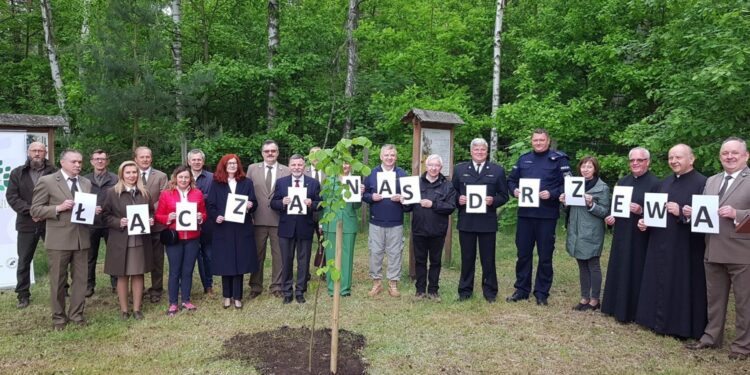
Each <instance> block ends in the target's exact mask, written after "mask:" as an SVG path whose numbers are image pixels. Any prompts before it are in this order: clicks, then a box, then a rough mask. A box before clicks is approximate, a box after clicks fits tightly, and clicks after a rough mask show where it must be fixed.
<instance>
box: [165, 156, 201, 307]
mask: <svg viewBox="0 0 750 375" xmlns="http://www.w3.org/2000/svg"><path fill="white" fill-rule="evenodd" d="M180 202H183V203H187V202H192V203H195V204H196V206H197V213H196V217H195V218H187V217H184V215H186V214H187V212H188V211H182V212H177V203H180ZM207 216H208V215H207V214H206V204H205V202H204V201H203V193H202V192H201V191H200V190H198V189H196V188H195V181H194V180H193V174H192V173H191V172H190V167H187V166H184V165H181V166H179V167H177V168H175V170H174V172H172V179H171V180H170V181H169V186H168V187H167V189H166V190H164V191H162V192H161V195H160V196H159V205H158V206H157V208H156V214H155V215H154V218H155V219H156V221H157V222H159V223H162V224H164V225H165V226H167V229H165V230H172V231H174V230H175V229H176V227H177V221H180V223H181V224H182V225H183V226H185V225H186V224H188V223H190V222H191V221H193V220H196V221H197V223H198V226H199V227H198V230H190V231H177V238H178V241H177V243H175V244H167V245H166V246H167V260H168V261H169V277H168V279H167V280H168V281H167V283H168V284H167V286H168V289H169V308H168V309H167V315H168V316H175V315H176V314H177V313H178V312H179V310H180V309H179V307H177V302H178V300H177V295H178V293H180V294H181V295H182V309H184V310H188V311H194V310H197V307H195V305H194V304H193V303H192V302H191V301H190V291H191V290H192V287H193V268H194V267H195V259H196V257H198V251H199V246H200V243H199V241H200V235H201V232H200V225H201V224H202V223H203V221H204V220H205V219H206V217H207Z"/></svg>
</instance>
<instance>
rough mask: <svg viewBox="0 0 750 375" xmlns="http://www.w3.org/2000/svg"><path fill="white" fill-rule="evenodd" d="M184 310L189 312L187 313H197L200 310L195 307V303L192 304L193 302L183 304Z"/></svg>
mask: <svg viewBox="0 0 750 375" xmlns="http://www.w3.org/2000/svg"><path fill="white" fill-rule="evenodd" d="M182 309H183V310H187V311H195V310H198V308H197V307H195V305H193V303H192V302H190V301H187V302H183V303H182Z"/></svg>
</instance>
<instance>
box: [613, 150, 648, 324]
mask: <svg viewBox="0 0 750 375" xmlns="http://www.w3.org/2000/svg"><path fill="white" fill-rule="evenodd" d="M650 164H651V154H650V153H649V151H648V150H647V149H645V148H643V147H635V148H633V149H631V150H630V152H629V153H628V166H629V168H630V174H628V175H626V176H625V177H623V178H621V179H620V180H619V181H617V185H618V186H631V187H632V188H633V194H632V195H631V203H630V205H629V206H628V207H625V209H627V210H628V212H629V213H630V215H629V217H627V218H615V217H614V216H612V215H610V216H607V217H606V218H605V219H604V221H605V222H606V223H607V225H610V226H614V234H613V236H612V246H611V249H610V254H609V266H608V267H607V280H606V283H605V284H604V296H603V298H602V309H601V311H602V313H604V314H607V315H611V316H612V317H614V318H615V319H616V320H617V321H619V322H621V323H630V322H632V321H634V320H635V312H636V309H637V306H638V295H639V294H640V291H641V278H642V276H643V262H644V260H645V259H646V246H647V245H648V232H641V231H640V230H638V219H640V218H641V216H642V215H643V204H644V195H645V193H648V192H651V191H654V190H656V188H657V187H658V185H659V178H657V177H656V176H655V175H654V174H653V173H651V172H650V171H649V166H650Z"/></svg>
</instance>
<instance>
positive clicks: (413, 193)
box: [399, 176, 422, 204]
mask: <svg viewBox="0 0 750 375" xmlns="http://www.w3.org/2000/svg"><path fill="white" fill-rule="evenodd" d="M399 182H400V183H401V196H402V197H404V203H403V204H414V203H419V201H420V200H422V192H421V191H420V190H419V176H409V177H401V178H399Z"/></svg>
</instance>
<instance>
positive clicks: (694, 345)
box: [685, 341, 716, 350]
mask: <svg viewBox="0 0 750 375" xmlns="http://www.w3.org/2000/svg"><path fill="white" fill-rule="evenodd" d="M685 349H689V350H703V349H716V345H712V344H708V343H705V342H701V341H696V342H690V343H687V344H685Z"/></svg>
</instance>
